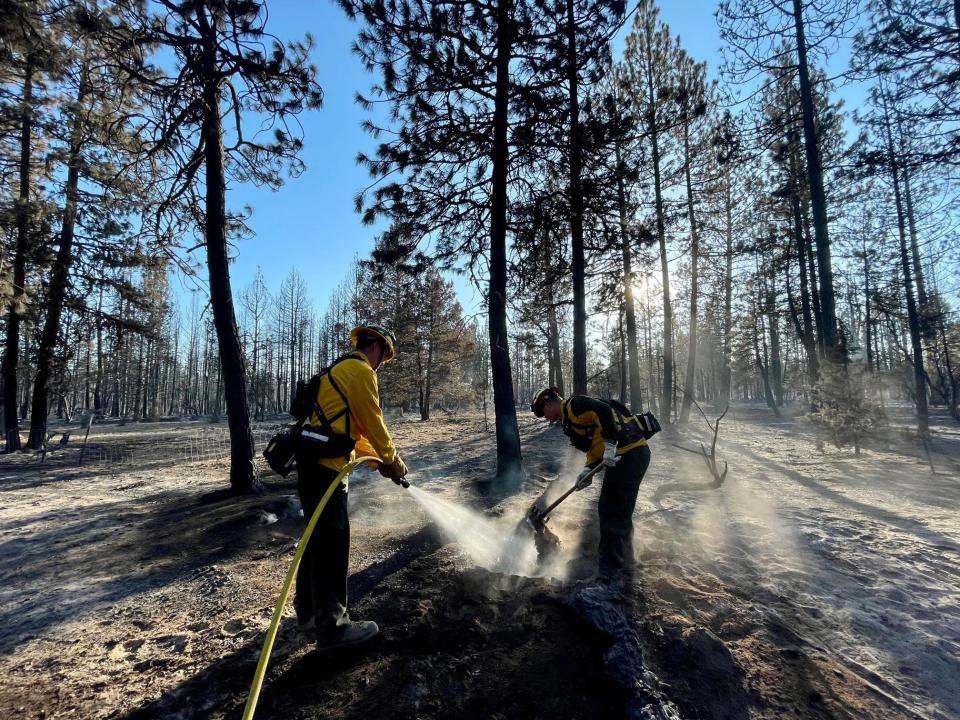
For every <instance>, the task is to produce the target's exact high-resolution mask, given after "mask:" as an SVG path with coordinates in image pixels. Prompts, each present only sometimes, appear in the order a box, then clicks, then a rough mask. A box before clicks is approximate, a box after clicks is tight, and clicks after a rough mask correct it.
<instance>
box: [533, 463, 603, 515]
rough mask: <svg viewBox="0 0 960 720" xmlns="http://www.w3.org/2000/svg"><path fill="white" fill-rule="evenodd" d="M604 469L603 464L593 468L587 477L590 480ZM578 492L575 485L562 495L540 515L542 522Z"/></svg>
mask: <svg viewBox="0 0 960 720" xmlns="http://www.w3.org/2000/svg"><path fill="white" fill-rule="evenodd" d="M603 467H604V465H603V463H600V464H599V465H597V466H596V467H595V468H593V469H592V470H591V471H590V474H589V475H587V477H588V478H592V477H593V476H594V475H596V474H597V473H598V472H600V470H601V468H603ZM576 491H577V486H576V485H574V486H573V487H572V488H570V489H569V490H567V491H566V492H565V493H564V494H563V495H561V496H560V497H558V498H557V499H556V500H554V501H553V502H552V503H551V504H550V505H549V506H547V508H546V509H544V511H543V512H542V513H540V520H541V521H544V520H546V519H547V515H549V514H550V513H552V512H553V510H554V508H556V507H557V505H559V504H560V503H562V502H563V501H564V500H566V499H567V498H568V497H570V496H571V495H572V494H573V493H575V492H576Z"/></svg>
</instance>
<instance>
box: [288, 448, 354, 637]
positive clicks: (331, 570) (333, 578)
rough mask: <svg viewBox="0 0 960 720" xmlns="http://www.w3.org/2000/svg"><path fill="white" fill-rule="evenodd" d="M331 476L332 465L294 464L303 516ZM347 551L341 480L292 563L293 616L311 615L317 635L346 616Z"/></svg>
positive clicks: (308, 515) (334, 473) (347, 522)
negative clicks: (294, 572) (294, 585)
mask: <svg viewBox="0 0 960 720" xmlns="http://www.w3.org/2000/svg"><path fill="white" fill-rule="evenodd" d="M336 477H337V471H336V470H331V469H330V468H326V467H322V466H319V465H317V466H314V467H312V468H309V469H308V470H307V471H306V472H304V471H303V470H300V469H298V470H297V492H298V493H299V495H300V504H301V505H303V516H304V518H305V519H306V520H307V522H309V521H310V518H311V516H312V515H313V512H314V510H316V509H317V505H319V504H320V500H321V498H323V494H324V493H325V492H326V491H327V488H329V487H330V483H331V482H332V481H333V480H334V478H336ZM349 556H350V517H349V515H348V514H347V491H346V488H345V487H344V486H343V484H342V483H341V484H340V486H339V487H338V488H337V489H336V490H335V491H334V493H333V495H331V496H330V500H329V501H328V502H327V505H326V507H325V508H324V509H323V512H322V513H321V514H320V519H319V520H318V521H317V525H316V527H315V528H314V530H313V535H311V536H310V542H308V543H307V549H306V550H305V551H304V553H303V558H302V560H301V561H300V567H299V568H298V569H297V594H296V597H295V598H294V601H293V604H294V608H295V609H296V611H297V622H298V623H299V624H300V625H306V624H308V623H309V622H310V621H311V620H313V621H314V622H315V623H316V633H317V635H318V636H321V637H322V636H324V635H326V634H328V633H330V632H331V631H332V630H334V629H335V628H336V627H337V626H338V625H345V624H347V623H348V622H350V616H349V615H348V613H347V563H348V560H349Z"/></svg>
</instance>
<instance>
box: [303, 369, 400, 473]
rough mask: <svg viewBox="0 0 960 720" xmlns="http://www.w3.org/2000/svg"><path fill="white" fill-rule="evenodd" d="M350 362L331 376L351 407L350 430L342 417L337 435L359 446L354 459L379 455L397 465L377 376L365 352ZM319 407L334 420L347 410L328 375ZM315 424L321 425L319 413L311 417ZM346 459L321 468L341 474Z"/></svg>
mask: <svg viewBox="0 0 960 720" xmlns="http://www.w3.org/2000/svg"><path fill="white" fill-rule="evenodd" d="M346 357H347V358H349V359H346V360H343V361H342V362H339V363H337V364H336V365H334V367H333V369H332V370H330V372H329V373H328V375H332V376H333V380H334V382H336V383H337V387H339V388H340V392H342V393H343V395H344V397H346V398H347V404H348V405H349V410H350V412H349V417H350V427H349V429H348V428H347V427H346V421H347V416H346V415H341V416H340V417H338V418H337V419H336V420H334V421H333V423H332V429H333V430H334V431H335V432H337V433H346V432H349V433H350V437H352V438H353V439H354V440H355V441H356V443H357V445H356V448H355V450H354V452H353V455H352V456H351V457H350V460H353V458H354V457H356V456H362V455H375V456H376V457H379V458H380V460H381V461H383V463H385V464H389V463H391V462H393V459H394V457H395V456H396V453H397V449H396V446H394V444H393V438H391V437H390V431H389V430H387V426H386V424H385V423H384V421H383V413H382V412H381V411H380V388H379V385H378V384H377V373H376V372H374V370H373V368H372V367H370V363H369V362H368V361H367V356H366V355H364V354H363V353H362V352H352V353H350V354H349V355H347V356H346ZM317 404H318V405H319V406H320V410H321V411H322V412H323V414H324V415H325V416H326V417H328V418H332V417H335V416H337V415H339V414H340V413H341V412H342V411H343V409H344V405H343V398H342V397H341V396H340V393H338V392H337V390H336V389H335V388H334V387H333V385H332V384H331V382H330V378H329V377H328V376H327V375H324V377H323V378H322V379H321V380H320V392H319V393H318V394H317ZM310 422H311V424H319V419H318V418H317V415H316V413H314V414H313V415H312V416H311V417H310ZM347 462H348V461H347V459H346V458H343V457H334V458H321V459H320V464H321V465H323V466H325V467H328V468H331V469H333V470H336V471H338V472H339V471H340V470H341V469H342V468H343V466H344V465H346V464H347Z"/></svg>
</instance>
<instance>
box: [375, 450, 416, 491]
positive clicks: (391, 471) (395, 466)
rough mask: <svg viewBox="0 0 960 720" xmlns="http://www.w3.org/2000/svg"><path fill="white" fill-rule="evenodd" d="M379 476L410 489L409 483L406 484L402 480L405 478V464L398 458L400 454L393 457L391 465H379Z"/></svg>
mask: <svg viewBox="0 0 960 720" xmlns="http://www.w3.org/2000/svg"><path fill="white" fill-rule="evenodd" d="M379 470H380V474H381V475H383V476H384V477H387V478H390V479H391V480H393V481H394V482H395V483H396V484H397V485H401V486H403V487H410V483H408V482H406V481H405V480H404V479H403V478H404V477H405V476H406V474H407V472H408V470H407V464H406V463H405V462H404V461H403V458H401V457H400V453H397V454H396V455H394V457H393V462H391V463H380V468H379Z"/></svg>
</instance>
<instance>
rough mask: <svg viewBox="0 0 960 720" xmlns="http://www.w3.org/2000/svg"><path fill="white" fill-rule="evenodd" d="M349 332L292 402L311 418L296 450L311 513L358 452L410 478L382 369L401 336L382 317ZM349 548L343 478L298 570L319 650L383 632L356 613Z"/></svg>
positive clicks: (299, 596)
mask: <svg viewBox="0 0 960 720" xmlns="http://www.w3.org/2000/svg"><path fill="white" fill-rule="evenodd" d="M350 340H351V343H352V344H353V347H354V348H355V350H354V351H353V352H351V353H349V354H347V355H344V356H343V357H340V358H338V359H337V360H336V361H334V363H333V364H332V365H331V366H330V367H329V368H326V369H325V370H324V371H323V372H321V373H320V374H319V375H316V376H314V377H313V378H312V379H311V380H310V382H309V383H307V384H306V385H302V386H301V387H300V388H298V390H297V393H296V396H295V398H294V402H293V407H292V408H291V413H292V414H293V415H294V416H297V417H303V418H304V419H305V422H304V425H303V432H302V433H301V434H300V437H299V439H298V441H297V450H296V457H297V491H298V492H299V494H300V502H301V504H302V505H303V512H304V516H305V517H307V518H309V517H310V516H311V515H312V514H313V512H314V510H315V509H316V507H317V505H318V504H319V502H320V500H321V498H322V497H323V494H324V492H325V491H326V490H327V488H328V487H329V486H330V483H331V482H332V481H333V480H334V478H336V476H337V474H338V473H339V472H340V470H341V469H343V467H344V465H346V464H347V463H348V462H350V461H351V460H352V458H353V457H354V452H357V453H359V454H360V455H361V456H362V455H373V456H376V457H378V458H380V465H379V470H380V474H381V475H383V476H384V477H388V478H390V479H392V480H393V481H394V482H395V483H397V484H398V485H404V486H407V483H406V481H405V480H404V479H403V478H404V476H405V475H406V474H407V466H406V465H405V464H404V462H403V460H402V459H401V458H400V455H399V454H398V453H397V450H396V447H395V446H394V444H393V439H392V438H391V437H390V431H389V430H387V426H386V424H385V423H384V419H383V413H382V412H381V410H380V395H379V387H378V384H377V374H376V371H377V369H378V368H379V367H380V365H381V364H382V363H388V362H390V361H391V360H392V359H393V357H394V355H395V354H396V339H395V338H394V336H393V334H392V333H391V332H390V331H389V330H386V329H384V328H382V327H380V326H378V325H362V326H360V327H356V328H354V329H353V331H352V332H351V334H350ZM307 418H309V419H307ZM349 554H350V519H349V517H348V515H347V486H346V484H345V483H343V484H340V486H339V487H338V488H337V489H336V491H335V492H334V494H333V496H332V497H331V498H330V500H329V502H328V503H327V505H326V507H325V508H324V509H323V512H322V513H321V515H320V519H319V521H318V522H317V526H316V528H315V530H314V533H313V536H312V537H311V538H310V541H309V543H308V545H307V548H306V550H305V552H304V555H303V559H302V561H301V564H300V568H299V570H298V571H297V585H296V597H295V599H294V606H295V608H296V611H297V621H298V623H299V626H300V629H301V630H303V631H306V632H314V633H315V634H316V638H317V648H318V649H320V650H323V649H329V648H332V647H337V646H340V645H355V644H357V643H361V642H364V641H366V640H369V639H371V638H372V637H373V636H374V635H376V634H377V632H379V628H378V627H377V624H376V623H375V622H372V621H363V622H352V621H351V620H350V616H349V614H348V612H347V564H348V559H349Z"/></svg>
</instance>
